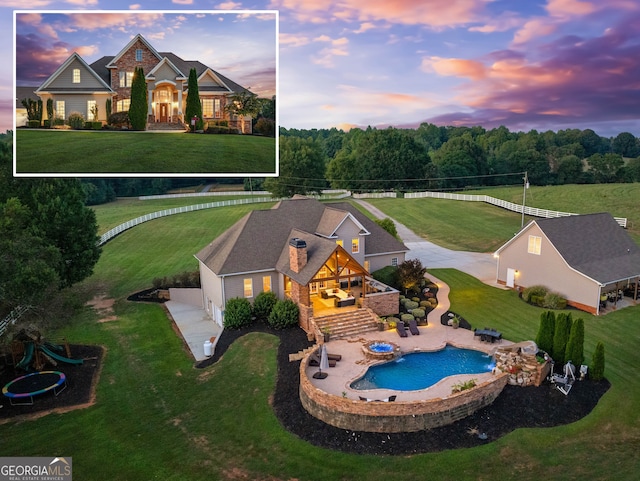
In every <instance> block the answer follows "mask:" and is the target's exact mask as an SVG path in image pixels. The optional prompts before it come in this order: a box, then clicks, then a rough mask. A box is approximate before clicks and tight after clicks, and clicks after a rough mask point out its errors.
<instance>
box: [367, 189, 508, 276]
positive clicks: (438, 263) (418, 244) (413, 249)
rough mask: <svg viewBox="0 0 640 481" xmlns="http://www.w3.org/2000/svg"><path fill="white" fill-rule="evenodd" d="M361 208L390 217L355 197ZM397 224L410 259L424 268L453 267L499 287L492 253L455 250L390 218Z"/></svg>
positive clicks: (381, 216) (381, 217)
mask: <svg viewBox="0 0 640 481" xmlns="http://www.w3.org/2000/svg"><path fill="white" fill-rule="evenodd" d="M356 202H358V203H359V204H360V205H361V206H362V207H364V208H365V209H367V210H368V211H369V212H371V213H372V214H373V215H374V216H376V217H378V218H379V219H384V218H386V217H389V216H388V215H386V214H385V213H384V212H382V211H381V210H380V209H378V208H377V207H375V206H373V205H371V204H370V203H369V202H366V201H363V200H356ZM391 220H393V222H394V223H395V225H396V230H397V231H398V235H399V236H400V238H401V239H402V241H403V242H404V244H405V245H406V246H407V247H408V248H409V249H410V252H409V253H408V256H409V258H415V259H420V261H421V262H422V265H423V266H425V267H427V269H438V268H453V269H458V270H459V271H462V272H466V273H467V274H469V275H471V276H473V277H475V278H477V279H479V280H480V281H482V282H484V283H485V284H488V285H491V286H494V287H501V288H503V287H504V286H502V285H499V284H498V283H497V282H496V273H497V262H496V260H495V258H494V257H493V255H492V254H483V253H479V252H466V251H454V250H451V249H446V248H444V247H440V246H438V245H436V244H434V243H433V242H429V241H427V240H425V239H423V238H422V237H420V236H419V235H417V234H416V233H415V232H413V231H412V230H411V229H409V228H408V227H407V226H405V225H403V224H401V223H399V222H398V221H397V220H395V219H391Z"/></svg>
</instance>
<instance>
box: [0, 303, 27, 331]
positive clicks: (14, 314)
mask: <svg viewBox="0 0 640 481" xmlns="http://www.w3.org/2000/svg"><path fill="white" fill-rule="evenodd" d="M28 310H29V307H28V306H18V307H16V308H15V309H14V310H13V311H11V312H10V313H9V314H8V315H7V316H6V317H5V318H4V319H2V320H0V336H2V335H3V334H4V332H5V331H6V330H7V328H8V327H9V324H15V323H16V321H17V320H18V319H20V318H21V317H22V315H23V314H24V313H25V312H27V311H28Z"/></svg>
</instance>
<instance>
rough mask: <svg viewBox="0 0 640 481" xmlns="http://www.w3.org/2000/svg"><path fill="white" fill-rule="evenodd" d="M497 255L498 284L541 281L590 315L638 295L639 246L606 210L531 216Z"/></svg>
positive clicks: (522, 285)
mask: <svg viewBox="0 0 640 481" xmlns="http://www.w3.org/2000/svg"><path fill="white" fill-rule="evenodd" d="M495 257H497V260H498V263H497V264H498V267H497V282H498V283H500V284H504V285H506V286H507V287H511V288H526V287H531V286H536V285H542V286H545V287H547V288H549V289H550V290H551V291H553V292H557V293H558V294H560V295H561V296H562V297H564V298H565V299H567V302H568V304H569V305H571V306H573V307H576V308H578V309H581V310H584V311H587V312H590V313H592V314H600V313H601V312H602V310H603V308H604V309H606V308H613V307H615V306H617V305H618V304H619V303H620V301H621V300H622V299H621V296H623V295H624V294H627V295H628V297H629V298H630V301H629V303H631V304H633V303H635V299H637V298H638V283H639V282H640V247H638V245H637V244H636V243H635V242H634V241H633V239H632V238H631V237H630V236H629V234H627V232H626V231H625V230H624V228H623V227H621V226H620V225H619V224H618V223H617V222H616V220H615V219H614V218H613V217H612V216H611V214H609V213H607V212H604V213H597V214H585V215H571V216H568V217H557V218H551V219H535V220H532V221H531V222H530V223H529V224H527V225H526V226H525V227H524V228H523V229H522V230H521V231H520V232H519V233H517V234H516V235H515V236H514V237H513V238H512V239H510V240H509V241H508V242H507V243H505V244H504V245H503V246H502V247H500V248H499V249H498V250H497V251H496V252H495Z"/></svg>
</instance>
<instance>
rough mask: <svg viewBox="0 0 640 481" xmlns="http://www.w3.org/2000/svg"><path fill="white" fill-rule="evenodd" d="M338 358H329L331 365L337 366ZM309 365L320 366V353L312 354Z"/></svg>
mask: <svg viewBox="0 0 640 481" xmlns="http://www.w3.org/2000/svg"><path fill="white" fill-rule="evenodd" d="M336 362H337V361H336V360H335V359H329V367H336ZM309 366H311V367H318V366H320V354H318V352H314V353H313V354H312V355H311V358H310V359H309Z"/></svg>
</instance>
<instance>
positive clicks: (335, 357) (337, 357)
mask: <svg viewBox="0 0 640 481" xmlns="http://www.w3.org/2000/svg"><path fill="white" fill-rule="evenodd" d="M327 357H328V358H329V361H341V360H342V354H331V353H327Z"/></svg>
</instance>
